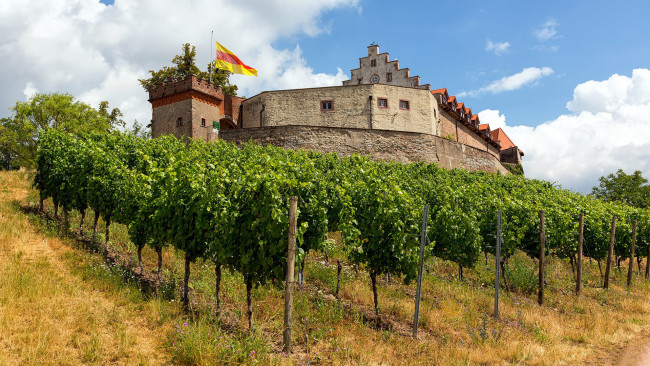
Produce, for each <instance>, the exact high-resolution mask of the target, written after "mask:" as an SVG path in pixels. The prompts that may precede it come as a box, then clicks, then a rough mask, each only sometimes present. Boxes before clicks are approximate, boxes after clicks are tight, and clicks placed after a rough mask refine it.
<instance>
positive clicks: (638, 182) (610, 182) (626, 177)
mask: <svg viewBox="0 0 650 366" xmlns="http://www.w3.org/2000/svg"><path fill="white" fill-rule="evenodd" d="M598 180H599V181H600V185H599V186H598V187H593V188H592V189H591V195H592V196H594V197H596V198H599V199H601V200H603V201H605V202H612V201H616V202H623V203H625V204H628V205H631V206H635V207H639V208H647V207H649V206H650V185H648V184H647V183H648V180H647V179H646V178H644V177H643V176H642V175H641V171H640V170H637V171H635V172H634V173H632V174H625V172H624V171H623V169H619V170H617V171H616V173H612V174H609V175H608V176H606V177H600V178H599V179H598Z"/></svg>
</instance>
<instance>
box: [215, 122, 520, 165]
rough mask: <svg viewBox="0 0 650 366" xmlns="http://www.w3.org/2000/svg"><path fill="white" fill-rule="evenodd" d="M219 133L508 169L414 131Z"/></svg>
mask: <svg viewBox="0 0 650 366" xmlns="http://www.w3.org/2000/svg"><path fill="white" fill-rule="evenodd" d="M219 137H220V138H221V139H223V140H226V141H230V142H234V143H244V142H248V141H253V142H256V143H259V144H262V145H274V146H279V147H284V148H290V149H307V150H314V151H319V152H324V153H326V152H335V153H338V154H340V155H342V156H350V155H352V154H361V155H368V156H370V157H372V158H373V159H376V160H384V161H400V162H403V163H408V162H415V161H424V162H427V163H437V164H438V165H439V166H441V167H443V168H448V169H453V168H464V169H467V170H470V171H476V170H482V171H488V172H497V171H499V172H501V173H503V174H507V173H508V171H507V170H506V169H505V168H504V167H503V165H501V163H500V162H499V160H498V159H497V158H496V157H494V156H493V155H491V154H488V153H486V152H485V151H482V150H479V149H475V148H472V147H470V146H467V145H463V144H461V143H458V142H454V141H449V140H447V139H444V138H441V137H438V136H433V135H429V134H422V133H414V132H404V131H389V130H368V129H364V128H358V129H357V128H340V127H313V126H297V125H292V126H273V127H264V128H245V129H233V130H228V131H222V132H221V133H220V135H219Z"/></svg>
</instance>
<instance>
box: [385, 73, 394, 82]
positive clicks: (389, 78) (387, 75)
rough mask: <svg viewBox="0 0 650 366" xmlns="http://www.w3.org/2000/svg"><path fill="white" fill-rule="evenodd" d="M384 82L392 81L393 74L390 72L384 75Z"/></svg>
mask: <svg viewBox="0 0 650 366" xmlns="http://www.w3.org/2000/svg"><path fill="white" fill-rule="evenodd" d="M386 81H393V73H390V72H387V73H386Z"/></svg>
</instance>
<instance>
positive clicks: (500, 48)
mask: <svg viewBox="0 0 650 366" xmlns="http://www.w3.org/2000/svg"><path fill="white" fill-rule="evenodd" d="M508 48H510V42H492V41H490V40H489V39H488V40H487V44H486V45H485V51H487V52H494V54H495V55H503V54H504V53H507V52H508Z"/></svg>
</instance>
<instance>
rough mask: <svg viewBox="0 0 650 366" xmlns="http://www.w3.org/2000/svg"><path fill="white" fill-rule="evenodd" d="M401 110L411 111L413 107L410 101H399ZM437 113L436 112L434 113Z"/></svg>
mask: <svg viewBox="0 0 650 366" xmlns="http://www.w3.org/2000/svg"><path fill="white" fill-rule="evenodd" d="M399 109H411V105H410V103H409V101H408V100H400V101H399ZM434 113H435V111H434Z"/></svg>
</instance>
